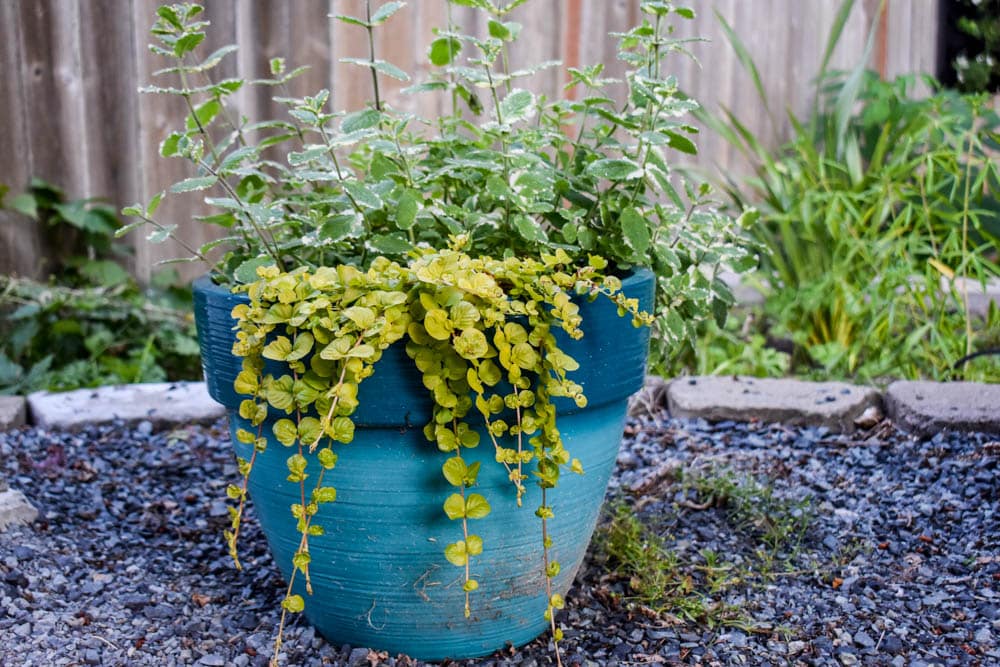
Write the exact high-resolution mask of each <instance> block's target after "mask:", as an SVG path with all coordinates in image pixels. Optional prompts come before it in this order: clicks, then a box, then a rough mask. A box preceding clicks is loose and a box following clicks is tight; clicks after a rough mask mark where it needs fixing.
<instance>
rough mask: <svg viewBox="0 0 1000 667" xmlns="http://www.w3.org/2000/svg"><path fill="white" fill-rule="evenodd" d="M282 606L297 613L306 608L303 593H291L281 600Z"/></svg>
mask: <svg viewBox="0 0 1000 667" xmlns="http://www.w3.org/2000/svg"><path fill="white" fill-rule="evenodd" d="M281 606H282V607H284V608H285V609H287V610H288V611H290V612H292V613H293V614H297V613H299V612H301V611H302V610H303V609H305V608H306V603H305V600H303V599H302V596H301V595H289V596H286V597H285V599H284V600H282V601H281Z"/></svg>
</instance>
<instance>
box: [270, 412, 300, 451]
mask: <svg viewBox="0 0 1000 667" xmlns="http://www.w3.org/2000/svg"><path fill="white" fill-rule="evenodd" d="M272 430H273V431H274V437H275V438H277V439H278V442H280V443H281V444H283V445H284V446H285V447H291V446H292V445H294V444H295V440H296V439H297V438H298V429H296V428H295V422H293V421H292V420H291V419H279V420H278V421H276V422H274V426H273V427H272Z"/></svg>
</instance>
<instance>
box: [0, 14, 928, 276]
mask: <svg viewBox="0 0 1000 667" xmlns="http://www.w3.org/2000/svg"><path fill="white" fill-rule="evenodd" d="M157 4H158V3H157V2H156V0H3V1H2V2H0V67H2V70H3V71H4V72H5V75H4V76H3V77H0V183H4V184H6V185H8V186H10V188H11V190H12V191H14V192H17V191H19V190H20V189H22V188H23V187H24V186H25V185H26V184H27V181H28V178H29V177H31V176H39V177H41V178H43V179H45V180H48V181H51V182H53V183H55V184H57V185H59V186H61V187H63V188H64V189H65V190H66V191H67V192H68V193H69V194H70V195H71V196H73V197H82V196H97V197H107V198H109V199H111V200H112V201H113V202H114V203H115V204H119V205H123V204H128V203H132V202H133V201H138V200H143V199H146V198H148V197H149V196H150V195H152V194H153V193H155V192H158V191H159V190H161V189H163V188H164V187H166V186H167V185H168V184H170V183H172V182H174V181H176V180H179V179H181V178H183V177H184V176H185V175H187V174H188V173H189V172H188V167H187V166H186V165H185V163H183V162H182V161H180V160H164V159H162V158H160V157H159V156H158V147H159V143H160V141H161V140H162V139H163V137H164V136H165V134H166V132H167V128H168V127H169V126H170V123H171V119H176V118H178V117H179V116H180V115H181V114H182V113H183V104H182V103H181V102H179V101H178V100H167V99H164V98H163V97H160V96H153V97H151V96H140V95H138V93H137V92H136V90H137V89H138V87H139V86H141V85H146V84H149V83H151V81H152V77H151V73H152V72H153V71H154V70H156V69H158V68H159V67H161V66H162V63H161V62H159V60H160V59H159V58H157V57H156V56H154V55H153V54H151V53H150V52H149V51H148V49H147V48H146V44H147V41H148V40H147V34H146V32H147V30H148V28H149V26H150V25H151V23H152V22H153V17H154V13H155V8H156V6H157ZM205 4H206V5H207V11H206V14H207V16H208V18H209V20H211V21H212V23H213V28H212V31H211V37H210V39H209V40H208V41H209V43H208V44H206V45H205V46H204V47H203V48H206V49H212V48H217V47H218V46H221V45H223V44H228V43H237V44H238V45H239V46H240V51H239V52H238V53H237V54H236V55H235V56H232V57H230V59H229V60H228V61H227V63H226V65H225V70H224V74H225V75H227V76H236V75H238V76H241V77H246V78H260V77H265V76H268V74H269V61H270V59H271V58H273V57H276V56H285V57H286V59H287V62H288V66H289V67H295V66H297V65H300V64H309V65H310V66H311V69H310V71H309V72H308V73H307V74H306V75H305V76H303V77H302V78H300V79H299V80H297V81H294V82H293V84H292V85H291V86H290V88H291V89H290V90H289V91H288V92H289V93H291V94H292V95H302V94H307V93H311V92H315V91H316V90H318V89H320V88H329V89H330V90H331V91H332V99H333V105H334V106H335V108H348V109H356V108H359V107H360V106H362V105H363V104H365V103H366V102H367V100H368V99H369V98H370V91H371V80H370V77H369V75H368V72H367V70H364V69H362V68H359V67H356V66H353V65H349V64H344V63H340V62H338V59H339V58H343V57H347V56H361V57H364V56H367V51H368V44H367V40H366V38H365V35H364V32H363V31H361V30H359V29H358V28H356V27H352V26H347V25H342V24H339V23H337V22H334V21H332V20H331V19H329V18H328V15H329V14H336V13H347V14H355V15H363V13H364V2H363V0H308V1H305V0H299V1H297V2H290V1H288V0H213V1H212V2H208V3H205ZM692 4H694V6H695V8H696V9H697V11H698V13H699V16H698V18H697V19H696V20H695V21H689V22H682V23H681V24H680V25H678V27H677V32H676V35H678V36H682V37H692V38H694V37H699V36H701V37H706V38H708V39H709V40H710V41H708V42H697V43H693V44H692V45H691V50H692V52H693V53H694V54H695V55H696V56H697V58H698V62H694V61H690V60H687V59H685V58H683V57H680V56H678V57H675V58H673V59H672V63H671V65H670V68H671V69H672V71H674V72H675V73H676V74H677V76H678V79H679V81H680V83H681V86H682V88H683V89H684V90H685V91H687V92H689V93H690V94H692V95H694V96H695V97H696V98H697V99H699V100H701V101H702V102H703V103H704V104H705V105H706V106H707V107H708V108H710V109H718V108H720V106H725V107H727V108H731V109H733V110H735V111H736V112H737V113H738V115H739V116H740V118H741V119H743V120H744V121H745V122H746V123H747V125H748V126H749V127H750V128H751V129H752V130H753V131H754V132H755V133H757V134H758V135H759V136H760V137H762V138H763V139H764V140H765V141H767V142H769V143H771V144H774V143H776V142H779V141H780V140H781V139H783V138H784V137H786V136H787V133H788V122H787V112H788V111H789V110H790V111H794V112H795V113H797V114H799V115H804V114H807V113H808V111H809V109H810V106H811V104H812V100H813V91H814V89H813V86H812V83H811V78H812V77H813V76H814V75H815V73H816V71H817V69H818V66H819V63H820V60H821V58H822V52H823V48H824V46H825V41H826V36H827V34H828V32H829V29H830V26H831V25H832V23H833V21H834V17H835V15H836V13H837V9H838V6H839V4H840V3H839V2H833V1H832V0H829V1H828V0H812V1H808V2H805V1H803V0H755V1H754V2H746V1H745V0H717V1H716V2H714V3H707V2H693V3H692ZM937 4H938V3H937V0H889V2H888V4H887V8H886V11H885V12H884V18H885V21H886V23H885V26H884V28H883V29H882V30H879V31H877V32H876V37H877V38H878V40H880V41H879V42H878V44H877V48H876V49H875V50H874V51H875V53H874V54H873V58H872V60H871V64H872V66H874V67H881V68H882V69H883V70H884V71H883V72H882V73H883V74H884V75H886V76H893V75H895V74H898V73H903V72H915V71H933V67H934V65H935V62H936V54H937V49H936V44H937V30H938V12H937ZM878 5H879V2H878V0H861V1H860V2H857V3H855V7H854V10H853V12H852V14H851V16H850V17H849V20H848V22H847V25H846V27H845V30H844V34H843V37H842V39H841V42H840V44H839V46H838V48H837V50H836V52H835V53H834V57H833V60H832V62H831V66H832V67H833V68H841V69H845V68H849V67H852V66H854V65H855V64H856V63H857V60H858V58H859V57H860V55H861V54H862V53H863V51H864V45H865V42H866V40H867V38H868V34H869V32H870V31H871V29H872V26H873V24H875V22H876V21H877V20H879V16H878V15H877V13H878ZM638 6H639V2H638V0H534V1H533V2H530V3H528V4H527V5H526V6H524V7H521V8H519V9H518V10H516V12H515V14H514V17H513V18H514V19H515V20H517V21H520V22H521V23H522V24H523V25H524V30H523V35H522V43H521V44H520V45H519V47H518V50H517V51H516V52H515V54H514V55H513V57H512V63H511V64H512V65H513V66H514V67H515V68H516V67H518V66H520V65H522V64H525V63H527V62H533V61H536V60H540V59H553V60H562V61H563V62H564V64H565V66H577V65H587V64H591V63H594V62H597V61H603V62H605V63H607V64H608V68H607V71H606V75H607V76H610V77H621V75H622V71H623V69H622V64H621V63H620V62H619V61H617V59H616V57H615V55H616V42H615V40H614V39H612V38H609V37H608V36H607V34H608V33H609V32H614V31H622V30H625V29H627V28H628V27H629V26H631V25H633V24H634V23H635V22H637V21H638V20H640V18H641V16H640V13H639V9H638ZM713 9H714V10H717V11H718V12H719V14H720V15H722V16H723V17H725V19H726V21H727V22H729V23H730V24H731V25H732V26H733V28H734V30H735V31H736V32H737V34H739V35H740V37H741V39H742V40H743V41H744V42H745V43H746V45H747V48H748V49H749V51H750V52H751V55H752V56H753V57H754V59H755V60H756V62H757V64H758V67H759V69H760V72H761V76H762V78H763V83H764V88H765V90H766V95H767V99H768V103H769V107H770V114H768V113H767V112H766V111H765V110H764V108H763V106H762V104H761V102H760V99H759V97H758V94H757V92H756V91H755V90H754V87H753V84H752V82H751V79H750V77H749V76H748V75H747V74H746V72H745V71H744V70H743V69H742V67H741V66H740V65H739V63H738V61H737V59H736V57H735V55H734V53H733V51H732V49H731V48H730V47H729V45H728V44H727V42H726V39H725V37H724V33H723V31H722V29H721V27H720V24H719V22H718V20H717V19H716V17H715V16H714V14H713ZM448 14H449V11H448V9H447V5H446V3H445V1H444V0H411V1H410V3H409V6H407V7H406V8H404V9H403V10H402V11H401V12H400V13H399V14H398V15H397V16H396V17H394V18H393V20H392V21H390V23H389V24H388V25H386V26H385V27H384V29H383V32H382V33H381V35H380V37H379V40H378V42H377V44H376V51H377V55H378V57H380V58H385V59H386V60H389V61H391V62H393V63H395V64H397V65H399V66H400V67H402V68H403V69H404V70H406V71H408V72H410V73H411V74H414V76H415V78H416V79H418V80H419V79H421V78H423V77H425V76H426V75H427V73H428V65H427V63H426V53H427V44H428V43H429V41H430V39H431V37H432V29H433V28H435V27H442V26H444V25H446V23H447V20H448ZM451 16H452V20H453V21H454V23H455V24H456V25H458V26H460V27H461V28H462V29H463V30H465V31H467V32H475V33H477V34H485V31H486V26H485V22H484V21H483V20H482V19H481V18H480V19H478V22H477V19H476V18H475V16H476V15H475V13H474V12H473V11H472V10H470V9H468V8H463V7H453V8H452V9H451ZM565 82H566V72H565V68H564V67H563V68H554V69H551V70H546V71H544V72H542V73H539V74H538V75H536V76H534V77H532V78H531V80H530V81H528V82H527V83H526V84H525V85H528V86H529V87H531V88H533V89H535V90H536V91H538V92H541V93H545V94H546V95H549V96H552V95H553V94H556V93H558V91H559V90H560V89H561V88H562V86H563V85H564V83H565ZM403 87H405V84H403V83H402V82H397V81H394V80H392V79H388V78H383V80H382V89H383V92H384V96H385V99H386V100H387V101H388V103H390V104H392V105H394V106H396V107H399V108H403V109H406V110H409V111H413V112H415V113H417V114H418V115H420V116H423V117H425V118H429V119H433V118H436V117H437V116H438V115H440V113H441V112H442V111H443V109H444V108H445V107H446V105H447V104H449V102H447V101H446V100H442V99H439V98H438V97H436V96H427V95H422V96H407V95H403V94H402V93H401V92H400V91H401V89H402V88H403ZM622 92H623V88H622V87H621V86H618V89H617V93H618V95H621V94H622ZM238 102H239V105H240V108H239V109H237V110H233V111H232V112H233V113H240V114H246V115H247V116H250V117H252V118H253V117H261V116H267V115H272V114H274V113H276V112H278V111H280V106H279V105H277V104H275V103H274V102H273V101H272V100H271V99H270V93H269V91H267V90H263V89H254V90H250V91H247V92H245V93H242V94H241V96H240V98H239V100H238ZM699 144H700V147H701V150H702V155H701V156H700V157H699V159H698V161H697V162H696V166H698V167H701V168H705V169H707V170H711V169H714V168H719V169H723V170H727V171H733V170H736V171H738V170H740V169H742V168H745V165H742V164H741V163H740V161H739V159H738V156H736V155H735V153H734V151H733V150H732V149H731V148H730V147H728V146H726V145H725V144H724V142H723V141H722V140H721V139H720V138H718V137H714V136H711V135H710V134H708V133H703V134H702V136H701V137H700V139H699ZM191 199H197V198H189V199H188V200H187V201H184V200H182V199H181V198H168V199H167V201H166V202H165V203H164V205H163V207H162V208H161V211H160V215H161V217H164V218H165V219H169V220H171V221H172V222H176V223H178V224H179V225H181V227H182V228H183V230H184V234H185V236H186V237H187V238H189V239H190V240H191V242H192V244H199V243H202V242H204V241H207V240H209V238H210V237H211V234H212V233H213V231H214V230H210V229H200V228H199V227H200V225H198V224H197V223H195V222H194V221H192V216H194V215H196V214H197V213H198V212H199V205H198V204H197V202H196V201H191ZM132 243H133V244H134V246H135V249H136V253H135V261H134V267H133V269H134V271H135V273H136V275H137V276H139V277H140V278H142V279H147V278H148V277H149V275H150V272H151V271H152V270H153V269H154V268H155V264H156V262H158V261H160V260H162V259H165V258H168V257H172V256H175V255H178V254H180V253H181V249H180V248H178V247H176V246H175V245H174V244H171V243H168V244H164V245H155V246H154V245H151V244H149V243H148V242H147V241H146V240H145V239H144V234H133V235H132ZM44 257H45V248H44V239H43V237H42V235H41V234H39V231H38V230H37V229H36V226H35V225H34V223H32V222H31V221H27V220H25V219H19V218H18V217H17V216H15V215H12V214H10V213H8V212H3V211H0V271H5V272H11V271H12V272H17V273H21V274H35V275H37V274H38V273H39V272H40V271H42V270H43V266H42V265H43V263H44ZM200 270H202V269H201V268H200V267H195V266H190V267H185V271H186V275H193V274H194V273H197V272H199V271H200Z"/></svg>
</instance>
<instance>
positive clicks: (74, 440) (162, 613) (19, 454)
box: [0, 415, 1000, 667]
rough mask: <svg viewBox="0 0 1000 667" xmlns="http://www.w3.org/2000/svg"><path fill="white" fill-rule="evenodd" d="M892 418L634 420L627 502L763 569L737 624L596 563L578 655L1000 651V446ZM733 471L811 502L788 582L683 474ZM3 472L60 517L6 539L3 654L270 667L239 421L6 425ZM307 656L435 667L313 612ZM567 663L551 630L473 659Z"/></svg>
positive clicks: (568, 646)
mask: <svg viewBox="0 0 1000 667" xmlns="http://www.w3.org/2000/svg"><path fill="white" fill-rule="evenodd" d="M876 430H877V431H878V433H877V434H876V435H875V436H873V437H871V438H870V439H868V440H861V439H852V438H851V437H849V436H835V435H829V434H826V433H825V432H824V431H823V430H817V429H808V428H806V429H803V428H786V427H783V426H778V425H764V424H735V423H722V424H716V425H709V424H706V423H704V422H690V421H676V420H669V419H668V418H667V417H666V416H665V415H660V416H648V417H643V418H639V419H633V420H631V421H630V422H629V425H628V430H627V434H626V440H625V445H624V446H623V448H622V452H621V455H620V456H619V466H618V470H617V472H616V474H615V479H614V481H613V483H612V488H611V490H610V491H609V496H610V497H611V498H612V499H613V500H615V501H617V502H618V503H625V504H626V505H628V506H631V508H632V510H633V511H634V512H635V513H636V514H637V515H638V516H640V517H641V518H642V519H643V520H644V521H645V522H646V523H647V524H648V525H650V526H652V527H653V528H654V529H655V530H657V531H659V532H660V533H661V534H662V535H663V536H664V539H665V540H666V542H665V544H666V546H667V547H669V548H670V549H671V550H673V551H674V552H675V553H677V554H678V556H679V557H680V559H681V562H684V563H689V564H692V563H694V564H696V563H698V562H700V561H699V559H701V558H702V556H700V555H699V554H700V553H701V552H702V550H704V549H711V550H713V551H715V552H717V553H719V554H721V556H722V557H723V558H724V559H725V561H726V562H727V563H729V564H731V565H732V566H733V567H735V568H738V569H740V570H741V571H743V572H744V577H743V580H742V581H735V582H733V583H731V584H730V585H727V586H725V587H723V589H722V590H720V591H717V592H713V593H712V596H713V601H715V602H720V603H724V604H726V605H730V606H731V608H732V609H735V610H736V613H735V618H730V620H729V622H728V623H723V624H718V625H715V626H714V627H713V626H710V625H709V624H708V623H706V622H701V623H699V622H694V621H686V622H685V621H682V620H680V619H679V618H677V617H676V615H675V614H673V613H671V612H670V610H667V611H666V612H665V613H661V614H653V613H651V612H650V610H648V609H647V608H644V607H642V606H641V605H637V604H635V603H634V602H632V601H630V599H629V596H630V590H629V588H628V582H627V581H624V580H622V579H621V578H620V577H614V576H610V575H608V574H607V572H606V569H605V568H603V567H601V566H600V563H599V561H600V560H601V558H600V557H595V558H594V559H592V560H591V562H589V563H588V564H587V565H585V567H584V569H583V571H582V572H581V574H580V576H579V577H578V580H577V584H576V585H575V586H574V588H573V590H572V591H571V593H570V595H569V597H568V605H567V609H566V611H565V612H564V613H563V614H562V615H561V619H562V621H563V623H564V627H565V628H566V640H565V641H564V642H563V644H562V648H563V657H564V664H566V665H581V666H587V667H592V666H596V665H609V666H614V665H620V666H622V667H624V666H625V665H639V664H704V665H729V664H736V665H786V664H804V665H853V664H864V665H869V664H870V665H889V664H891V665H895V666H902V665H914V666H917V665H938V664H941V665H952V664H954V665H1000V465H998V458H1000V443H998V442H996V441H995V440H993V439H991V438H990V437H989V436H984V435H976V434H973V435H969V434H965V435H938V436H936V437H934V438H933V439H930V440H922V441H921V440H916V439H911V438H909V437H907V436H904V435H902V434H899V433H897V432H894V431H892V430H891V428H890V427H887V426H885V425H883V426H882V427H881V428H880V429H876ZM713 470H714V471H718V470H728V471H731V472H732V473H733V474H736V475H755V476H756V479H758V480H764V483H766V484H767V485H768V486H769V487H770V488H773V491H774V494H775V496H776V497H777V498H779V499H781V500H782V502H784V501H787V502H788V503H794V502H798V501H802V502H803V503H806V504H807V506H808V508H809V510H808V511H809V512H810V513H811V514H812V518H811V519H810V520H809V522H808V528H807V530H806V531H805V533H804V535H803V536H802V539H801V541H800V542H799V543H797V544H792V545H785V547H783V548H782V550H781V553H780V554H778V556H777V559H776V560H775V561H774V562H772V563H771V564H770V571H771V572H772V574H771V575H768V574H767V573H758V574H757V575H756V576H755V575H753V570H754V568H755V567H759V564H760V558H759V551H758V550H759V548H760V542H759V539H758V537H759V536H755V535H756V534H755V533H754V531H753V530H749V529H747V528H746V526H742V527H741V526H736V525H734V523H733V521H732V516H731V511H730V510H727V508H726V507H718V506H714V505H713V506H704V504H698V503H697V501H698V500H699V498H698V497H697V496H694V495H692V493H693V492H692V491H691V490H690V489H689V488H688V486H689V485H685V484H684V483H681V482H678V480H679V479H681V480H684V479H687V480H691V479H694V478H696V477H697V476H698V475H701V474H710V471H713ZM0 471H2V473H3V474H4V475H5V476H6V477H7V479H8V481H9V482H10V484H11V486H12V487H14V488H18V489H20V490H22V491H23V492H24V493H25V494H26V495H27V496H28V497H29V498H30V499H31V500H32V502H34V503H35V505H36V506H37V507H38V508H39V510H40V512H41V515H40V519H39V520H38V521H37V522H36V523H35V524H34V525H33V526H31V527H20V528H13V529H10V530H8V531H7V532H6V533H3V534H0V610H2V613H0V638H2V640H0V664H2V665H11V666H14V665H40V666H49V665H79V664H86V665H181V664H183V665H187V664H198V665H230V664H231V665H263V664H266V662H267V657H268V656H269V654H270V646H271V641H272V631H273V629H274V628H275V627H276V625H277V612H276V610H277V608H278V604H277V600H278V595H279V588H280V585H279V579H278V575H277V570H276V569H275V568H274V567H273V566H272V565H271V564H270V560H269V557H268V556H267V554H266V550H265V549H266V548H265V545H264V540H263V537H262V536H261V534H260V532H259V530H258V529H257V525H256V522H255V520H254V518H253V515H252V513H251V514H250V516H249V517H248V519H247V520H246V521H245V524H244V537H243V538H241V539H242V554H243V557H244V561H245V562H250V563H254V564H255V567H254V570H253V571H254V572H256V575H248V574H243V573H239V572H237V571H235V570H234V569H233V568H232V566H231V564H230V562H229V559H228V557H227V556H226V554H225V547H224V544H223V541H222V538H221V531H222V527H223V526H224V524H225V523H226V521H227V519H226V508H225V502H224V501H223V500H222V498H223V497H224V486H225V484H226V482H227V481H228V480H229V479H231V478H233V477H234V476H235V468H234V466H233V463H232V460H231V453H230V450H229V444H228V435H227V433H226V430H225V428H224V426H223V425H221V424H220V425H217V426H215V427H212V428H192V429H185V430H183V431H175V432H172V433H153V432H152V429H151V428H149V424H141V425H140V426H139V427H138V428H136V429H128V428H124V427H121V426H117V427H116V426H110V427H95V428H91V429H89V430H87V431H85V432H83V433H78V434H67V433H57V432H51V431H45V430H40V429H29V430H23V431H16V432H11V433H6V434H3V433H0ZM706 471H708V472H706ZM209 480H211V481H209ZM789 506H790V505H789ZM206 510H207V511H206ZM258 564H259V567H258V566H257V565H258ZM779 569H780V572H779V571H778V570H779ZM692 571H693V570H692ZM706 595H707V594H706ZM285 651H286V653H285V656H284V657H285V659H284V664H288V665H316V664H334V665H366V666H369V665H371V666H374V665H378V664H388V665H416V664H419V663H417V662H415V661H412V660H409V659H407V658H405V657H403V656H400V657H390V656H385V655H380V654H378V653H376V652H374V651H369V650H368V649H366V648H356V647H349V646H342V647H336V646H330V645H329V644H327V643H326V642H325V641H323V640H322V639H321V638H319V637H317V636H316V635H315V634H314V632H313V630H312V629H311V628H309V627H308V626H305V625H304V624H299V625H294V626H293V627H291V628H290V630H289V631H288V632H287V636H286V642H285ZM552 663H553V660H552V656H551V652H550V649H549V646H548V645H547V642H546V641H544V640H539V641H536V642H534V643H532V644H530V645H528V646H526V647H524V648H521V649H517V650H513V649H511V650H509V651H507V652H504V653H503V654H502V655H497V656H494V657H493V658H487V659H482V660H475V661H467V662H465V663H451V664H453V665H457V664H461V665H473V664H481V665H495V666H499V665H525V666H527V667H532V666H538V665H548V664H552Z"/></svg>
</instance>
